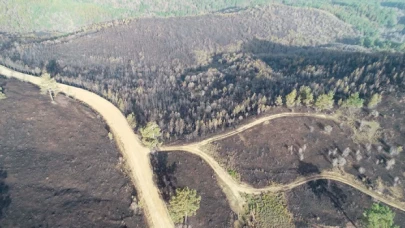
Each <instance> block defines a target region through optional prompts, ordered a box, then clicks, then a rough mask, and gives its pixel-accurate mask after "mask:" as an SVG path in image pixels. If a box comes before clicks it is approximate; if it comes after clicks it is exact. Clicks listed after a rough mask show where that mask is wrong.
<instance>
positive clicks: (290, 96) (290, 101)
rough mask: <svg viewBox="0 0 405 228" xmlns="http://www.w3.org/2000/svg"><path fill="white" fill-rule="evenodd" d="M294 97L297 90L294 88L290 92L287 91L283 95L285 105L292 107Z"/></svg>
mask: <svg viewBox="0 0 405 228" xmlns="http://www.w3.org/2000/svg"><path fill="white" fill-rule="evenodd" d="M296 98H297V90H296V89H294V90H293V91H291V93H289V94H288V95H287V96H286V97H285V100H286V101H285V104H286V105H287V107H289V108H291V107H294V105H295V99H296Z"/></svg>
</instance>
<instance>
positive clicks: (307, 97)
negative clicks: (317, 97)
mask: <svg viewBox="0 0 405 228" xmlns="http://www.w3.org/2000/svg"><path fill="white" fill-rule="evenodd" d="M299 94H300V96H301V100H302V103H303V104H304V105H305V106H307V107H311V106H312V104H313V103H314V95H313V94H312V91H311V88H309V86H301V87H300V93H299Z"/></svg>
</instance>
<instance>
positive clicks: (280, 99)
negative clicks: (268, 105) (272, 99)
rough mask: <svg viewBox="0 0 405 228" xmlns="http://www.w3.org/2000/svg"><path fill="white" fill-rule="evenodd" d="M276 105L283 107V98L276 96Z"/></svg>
mask: <svg viewBox="0 0 405 228" xmlns="http://www.w3.org/2000/svg"><path fill="white" fill-rule="evenodd" d="M276 105H277V106H283V98H282V97H281V95H278V97H277V98H276Z"/></svg>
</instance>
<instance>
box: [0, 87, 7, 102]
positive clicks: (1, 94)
mask: <svg viewBox="0 0 405 228" xmlns="http://www.w3.org/2000/svg"><path fill="white" fill-rule="evenodd" d="M6 98H7V97H6V95H5V94H4V93H3V88H1V87H0V100H3V99H6Z"/></svg>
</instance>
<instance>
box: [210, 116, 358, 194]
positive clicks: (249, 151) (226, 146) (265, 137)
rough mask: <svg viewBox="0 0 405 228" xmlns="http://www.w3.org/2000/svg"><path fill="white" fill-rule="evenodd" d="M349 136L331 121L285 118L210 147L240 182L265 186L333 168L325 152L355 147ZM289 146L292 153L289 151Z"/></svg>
mask: <svg viewBox="0 0 405 228" xmlns="http://www.w3.org/2000/svg"><path fill="white" fill-rule="evenodd" d="M327 125H329V126H332V128H333V129H332V132H331V133H330V134H327V133H325V132H324V127H325V126H327ZM311 129H312V130H311ZM350 134H351V133H350V129H347V128H340V126H339V125H338V124H337V123H335V122H333V121H332V120H323V119H317V118H310V117H285V118H279V119H275V120H272V121H269V122H268V123H264V124H261V125H258V126H256V127H253V128H251V129H248V130H246V131H244V132H242V133H240V134H237V135H235V136H232V137H229V138H226V139H223V140H220V141H217V142H214V143H213V144H214V145H216V146H218V149H217V156H218V159H219V161H220V162H221V163H222V164H223V165H225V166H226V167H227V168H232V169H235V170H236V171H237V172H238V173H239V174H240V175H241V180H242V181H244V182H247V183H249V184H252V185H253V186H255V187H265V186H267V185H269V184H270V183H271V182H277V183H289V182H291V181H293V180H295V179H297V178H298V177H301V176H306V175H312V174H317V173H320V172H321V171H322V170H325V169H330V168H332V159H331V157H330V156H328V150H333V149H335V148H338V149H339V151H338V153H339V154H340V153H341V151H343V150H344V149H345V148H346V147H350V148H357V147H356V145H354V144H353V142H352V140H351V139H350V138H349V137H350V136H349V135H350ZM304 145H307V149H306V150H305V152H304V153H303V154H304V157H303V160H302V161H300V159H299V155H298V148H302V147H303V146H304ZM290 146H293V148H294V150H293V151H289V149H288V148H289V147H290ZM348 159H349V158H348Z"/></svg>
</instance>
